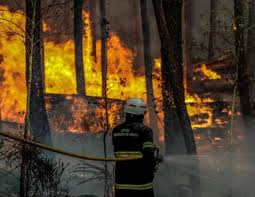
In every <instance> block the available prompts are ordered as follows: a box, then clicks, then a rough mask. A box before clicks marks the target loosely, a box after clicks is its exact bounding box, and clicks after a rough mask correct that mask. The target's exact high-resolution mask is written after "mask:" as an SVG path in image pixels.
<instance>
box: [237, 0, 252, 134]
mask: <svg viewBox="0 0 255 197" xmlns="http://www.w3.org/2000/svg"><path fill="white" fill-rule="evenodd" d="M234 9H235V17H234V22H235V24H234V32H235V49H236V65H237V84H238V90H239V97H240V105H241V106H240V107H241V113H242V117H243V120H244V124H245V126H246V129H247V130H248V129H249V127H250V121H251V100H250V99H251V96H250V89H251V86H250V85H251V82H250V74H249V69H248V64H247V61H246V53H245V17H244V14H245V13H244V2H243V1H242V0H235V1H234Z"/></svg>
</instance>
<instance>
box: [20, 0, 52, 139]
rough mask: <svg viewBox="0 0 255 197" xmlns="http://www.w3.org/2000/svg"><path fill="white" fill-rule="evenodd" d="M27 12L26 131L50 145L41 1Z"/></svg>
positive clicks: (31, 2)
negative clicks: (42, 50) (44, 74)
mask: <svg viewBox="0 0 255 197" xmlns="http://www.w3.org/2000/svg"><path fill="white" fill-rule="evenodd" d="M27 5H29V6H31V8H30V7H29V6H28V7H27V10H28V12H30V11H29V10H30V9H32V18H31V16H30V15H29V13H28V16H27V29H26V34H27V36H28V37H29V39H28V40H27V43H26V52H27V57H29V59H28V63H27V68H28V72H27V74H28V76H27V85H28V86H27V113H26V122H25V126H27V130H28V131H29V132H30V133H31V135H32V136H33V138H34V139H35V140H37V141H40V142H42V143H46V144H50V143H51V133H50V128H49V123H48V117H47V112H46V108H45V99H44V91H43V77H42V61H41V32H42V31H41V11H40V10H41V1H40V0H32V1H30V2H29V3H28V2H27Z"/></svg>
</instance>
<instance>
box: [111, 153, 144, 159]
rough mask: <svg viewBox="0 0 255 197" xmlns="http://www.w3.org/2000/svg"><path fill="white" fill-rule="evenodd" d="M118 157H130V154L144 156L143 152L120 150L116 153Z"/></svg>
mask: <svg viewBox="0 0 255 197" xmlns="http://www.w3.org/2000/svg"><path fill="white" fill-rule="evenodd" d="M114 154H115V156H116V157H118V158H119V157H130V156H140V157H142V156H143V154H142V153H141V152H135V151H118V152H115V153H114Z"/></svg>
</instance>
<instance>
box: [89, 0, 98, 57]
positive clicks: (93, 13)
mask: <svg viewBox="0 0 255 197" xmlns="http://www.w3.org/2000/svg"><path fill="white" fill-rule="evenodd" d="M97 3H98V2H97V0H90V1H89V11H90V18H91V24H92V29H91V30H92V38H93V40H92V56H93V57H94V59H95V61H97V53H96V42H97V40H96V39H97V37H96V27H97V25H96V23H97V20H96V13H97Z"/></svg>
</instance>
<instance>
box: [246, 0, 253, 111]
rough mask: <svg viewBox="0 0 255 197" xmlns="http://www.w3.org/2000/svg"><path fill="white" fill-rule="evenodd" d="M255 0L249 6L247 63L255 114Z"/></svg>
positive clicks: (251, 99)
mask: <svg viewBox="0 0 255 197" xmlns="http://www.w3.org/2000/svg"><path fill="white" fill-rule="evenodd" d="M254 57H255V0H252V1H251V4H250V7H249V30H248V43H247V64H248V70H249V73H250V83H251V84H250V86H251V88H250V94H251V97H250V101H251V105H252V109H251V110H252V112H251V113H252V115H253V116H254V115H255V113H254V112H255V64H254Z"/></svg>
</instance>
